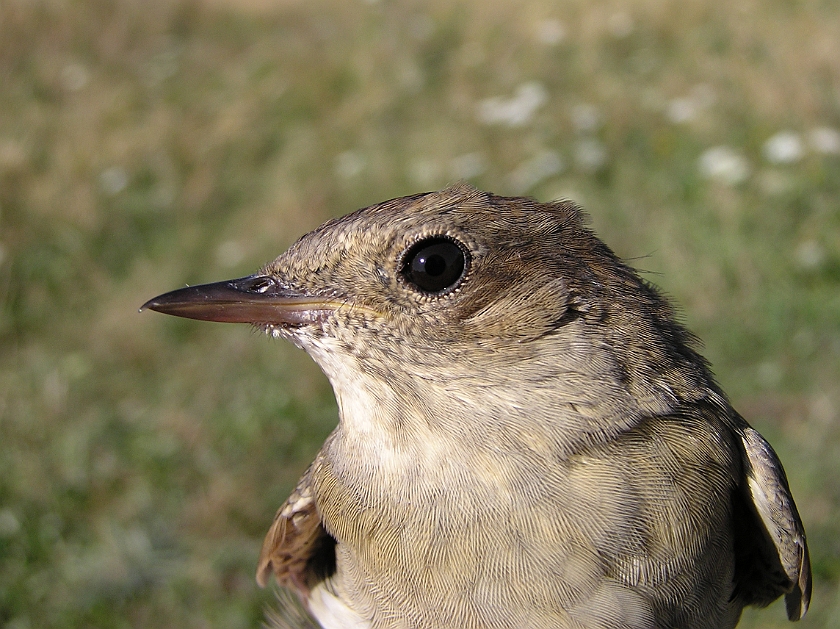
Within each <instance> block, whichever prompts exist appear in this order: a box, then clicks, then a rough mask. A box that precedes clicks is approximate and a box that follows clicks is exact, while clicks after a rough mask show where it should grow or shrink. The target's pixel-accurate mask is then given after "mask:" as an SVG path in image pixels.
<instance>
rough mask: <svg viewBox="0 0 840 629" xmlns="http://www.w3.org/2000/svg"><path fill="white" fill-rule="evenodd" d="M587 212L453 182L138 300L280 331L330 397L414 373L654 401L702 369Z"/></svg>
mask: <svg viewBox="0 0 840 629" xmlns="http://www.w3.org/2000/svg"><path fill="white" fill-rule="evenodd" d="M584 219H585V216H584V215H583V213H582V212H581V211H580V210H579V208H578V207H577V206H575V205H574V204H573V203H571V202H557V203H549V204H540V203H537V202H536V201H534V200H531V199H525V198H504V197H497V196H494V195H491V194H487V193H484V192H480V191H478V190H475V189H474V188H471V187H469V186H466V185H458V186H455V187H452V188H449V189H446V190H443V191H441V192H433V193H428V194H420V195H416V196H411V197H405V198H400V199H394V200H391V201H387V202H385V203H382V204H379V205H375V206H372V207H368V208H365V209H362V210H359V211H357V212H355V213H353V214H349V215H347V216H344V217H342V218H338V219H334V220H331V221H329V222H327V223H325V224H324V225H322V226H321V227H319V228H318V229H316V230H315V231H313V232H311V233H309V234H307V235H306V236H304V237H303V238H301V239H300V240H298V241H297V242H296V243H295V244H294V245H292V247H291V248H289V250H288V251H286V252H285V253H283V254H282V255H280V256H279V257H278V258H277V259H275V260H274V261H273V262H271V263H270V264H268V265H266V266H265V267H264V268H263V269H262V271H261V272H260V273H258V274H256V275H252V276H249V277H245V278H241V279H237V280H231V281H226V282H219V283H216V284H208V285H203V286H192V287H188V288H183V289H180V290H176V291H173V292H170V293H166V294H164V295H161V296H159V297H156V298H154V299H152V300H150V301H149V302H147V303H146V304H145V305H144V306H143V308H149V309H152V310H157V311H159V312H164V313H167V314H172V315H177V316H182V317H189V318H194V319H203V320H210V321H222V322H243V323H251V324H253V325H255V326H257V327H259V328H262V329H264V330H266V331H267V332H269V333H271V334H273V335H274V336H279V337H284V338H287V339H289V340H291V341H292V342H294V343H295V344H297V345H298V346H300V347H302V348H304V349H305V350H307V351H308V352H309V353H310V355H311V356H312V357H313V358H314V359H315V360H316V362H318V363H319V365H320V366H321V367H322V369H324V371H325V372H326V373H327V376H328V377H329V378H330V380H331V381H332V383H333V386H334V387H335V388H336V392H337V393H338V394H339V397H341V391H340V390H339V389H341V388H347V387H352V386H356V385H358V384H359V380H358V375H359V374H367V375H368V376H369V377H370V378H371V379H374V380H377V379H378V380H379V381H382V382H385V383H387V387H388V388H389V389H393V390H396V391H397V394H396V395H397V396H398V397H400V396H402V397H403V398H406V397H409V398H411V397H417V395H418V394H417V393H416V389H417V388H418V387H420V388H423V387H425V388H427V389H428V390H431V391H434V392H435V393H436V394H440V393H441V391H447V392H448V394H449V395H450V396H451V395H455V396H460V397H466V398H471V397H472V398H473V402H474V403H475V404H477V405H478V404H480V403H481V402H482V400H484V401H486V400H488V399H494V398H495V399H496V400H497V401H499V400H501V402H500V403H503V404H506V405H508V406H516V405H526V402H525V401H523V399H522V397H523V396H522V395H521V390H522V389H523V387H525V388H531V387H533V388H534V389H540V391H542V393H541V394H538V395H537V394H535V395H533V396H531V398H530V399H531V400H532V401H533V403H534V404H538V405H546V404H548V405H549V406H551V405H552V402H551V401H550V400H548V399H547V398H546V396H549V395H566V397H567V398H568V399H567V401H568V402H569V403H570V404H577V405H578V406H580V407H582V408H586V407H587V406H588V405H595V406H598V407H600V406H603V405H604V404H606V403H607V402H605V401H603V400H610V402H609V404H610V405H623V410H622V414H623V417H625V418H627V417H631V418H632V416H633V415H634V414H633V413H631V412H628V409H629V408H631V407H632V406H639V407H640V408H643V409H644V408H647V409H648V410H651V409H652V410H653V411H664V410H667V409H666V408H665V407H668V406H669V405H670V404H672V403H674V402H675V401H676V399H677V398H679V397H680V395H681V391H682V390H686V391H689V390H691V389H692V385H693V384H697V383H698V381H699V382H700V384H701V385H702V384H706V385H708V384H709V382H710V376H709V375H708V372H707V371H706V369H705V365H704V363H703V361H702V360H699V361H698V356H697V355H696V354H695V353H694V351H693V350H692V349H691V348H690V341H691V338H690V336H689V334H688V333H687V332H686V331H685V330H684V329H683V328H682V327H681V326H679V325H678V324H677V323H675V322H674V320H673V314H672V311H671V308H670V306H669V305H668V304H667V302H665V301H664V300H663V299H662V298H661V297H660V296H659V295H658V294H657V293H656V291H655V290H654V289H653V288H651V287H650V286H649V285H648V284H646V283H645V282H644V281H642V280H641V279H640V278H639V277H638V276H637V275H636V274H635V272H633V270H632V269H630V268H629V267H627V266H626V265H624V264H623V263H622V262H621V261H620V260H619V259H618V258H617V257H616V256H615V255H614V254H613V253H612V251H610V249H609V248H608V247H607V246H606V245H604V244H603V243H602V242H601V241H600V240H599V239H598V238H597V237H596V236H595V235H594V234H593V233H592V232H591V231H590V230H589V229H587V228H586V226H585V225H584V222H585V220H584ZM349 374H353V376H352V377H351V376H350V375H349ZM593 379H594V380H595V381H603V382H604V383H605V384H604V386H605V387H606V388H605V389H604V390H601V389H600V388H599V387H598V386H597V384H596V385H593ZM616 388H617V389H618V393H616V391H615V390H614V389H616ZM587 389H588V390H587ZM518 392H519V393H518ZM608 393H609V395H607V394H608ZM378 397H380V398H381V397H383V396H382V395H379V396H378ZM599 397H600V398H601V399H600V400H599V399H597V398H599ZM339 402H341V399H339ZM380 403H386V402H384V401H383V400H380ZM418 404H421V405H422V404H423V402H422V401H421V402H418ZM640 412H641V411H640ZM611 415H616V416H617V415H618V413H617V411H616V413H611ZM610 421H612V420H610ZM621 421H622V422H624V421H630V420H626V419H625V420H621ZM598 423H600V422H598ZM592 428H593V430H596V428H595V427H594V426H593V427H592ZM602 428H603V427H602ZM598 430H600V429H598Z"/></svg>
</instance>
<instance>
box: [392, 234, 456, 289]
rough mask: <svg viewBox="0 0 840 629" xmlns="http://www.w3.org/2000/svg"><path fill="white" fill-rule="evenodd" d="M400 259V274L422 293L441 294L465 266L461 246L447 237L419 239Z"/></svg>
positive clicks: (449, 286)
mask: <svg viewBox="0 0 840 629" xmlns="http://www.w3.org/2000/svg"><path fill="white" fill-rule="evenodd" d="M403 260H404V261H403V267H402V274H403V277H405V279H406V280H408V281H409V282H410V283H412V284H414V285H415V286H416V287H417V288H419V289H420V290H422V291H424V292H426V293H442V292H445V291H447V290H449V289H451V288H453V287H454V286H455V285H456V284H457V283H458V281H459V280H460V279H461V277H463V275H464V269H465V268H466V266H467V254H466V251H465V250H464V248H463V247H461V246H460V245H458V243H456V242H454V241H452V240H449V239H448V238H428V239H426V240H421V241H420V242H418V243H417V244H415V245H414V246H413V247H411V249H409V250H408V252H407V253H406V255H405V258H404V259H403Z"/></svg>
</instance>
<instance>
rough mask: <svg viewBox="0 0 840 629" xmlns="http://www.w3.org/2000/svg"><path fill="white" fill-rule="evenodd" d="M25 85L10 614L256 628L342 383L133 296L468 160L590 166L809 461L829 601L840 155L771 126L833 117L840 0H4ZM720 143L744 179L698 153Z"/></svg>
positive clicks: (4, 64)
mask: <svg viewBox="0 0 840 629" xmlns="http://www.w3.org/2000/svg"><path fill="white" fill-rule="evenodd" d="M529 82H530V83H529ZM0 84H1V85H2V88H1V89H0V348H2V349H0V564H2V566H3V569H2V571H0V625H3V626H8V627H16V628H17V629H24V628H27V627H35V626H39V627H41V626H42V627H59V626H60V627H82V626H148V627H154V626H161V627H164V626H176V625H178V626H183V627H210V626H220V627H221V626H225V627H237V626H258V625H259V622H260V619H261V618H262V613H263V608H264V606H265V605H266V604H267V603H268V602H269V601H270V600H271V598H272V595H271V593H265V592H261V591H259V590H258V589H257V588H256V585H255V584H254V582H253V579H252V578H251V575H252V572H253V569H254V565H255V559H256V554H257V551H258V546H259V542H260V541H261V536H262V533H263V531H264V530H265V529H266V527H267V525H268V523H269V522H270V519H271V516H272V514H273V511H274V509H275V508H276V507H277V506H279V504H280V503H281V501H282V500H283V499H284V498H285V495H286V492H287V491H288V489H289V487H290V485H291V483H293V482H294V480H295V479H296V477H297V475H298V474H299V473H300V472H301V470H302V468H303V466H304V465H305V464H306V463H307V462H308V460H309V459H310V458H311V456H312V453H313V452H314V451H315V449H316V448H317V447H318V445H319V444H320V441H321V440H322V439H323V436H324V435H325V434H326V433H327V432H328V431H329V430H330V429H331V426H332V425H333V424H334V422H335V410H334V406H333V402H332V399H331V396H330V393H329V389H328V386H327V385H326V383H325V382H324V380H323V379H322V377H321V376H320V375H319V374H318V373H317V370H316V369H315V368H314V367H313V366H312V365H311V363H310V362H309V361H308V360H307V359H306V357H305V356H302V355H300V354H299V353H296V352H295V351H294V350H292V349H290V348H288V347H286V346H285V345H282V344H278V343H272V342H269V341H267V340H266V339H264V338H262V337H260V336H258V335H254V334H252V333H250V332H249V331H248V330H246V329H237V328H234V327H230V328H229V327H225V326H213V325H209V324H206V325H201V324H197V323H191V322H184V321H177V320H169V319H167V318H164V317H155V316H151V315H147V314H144V315H139V314H137V312H136V308H137V306H138V305H139V304H140V303H142V302H143V301H144V300H145V299H146V298H148V297H150V296H152V295H154V294H157V293H159V292H161V291H163V290H167V289H170V288H173V287H176V286H178V285H182V284H184V283H193V282H197V281H211V280H215V279H220V278H223V277H228V276H235V275H242V274H246V273H249V272H251V271H253V270H254V269H256V268H257V267H258V266H259V265H261V264H262V263H263V262H265V261H266V260H268V259H270V258H271V257H273V256H274V255H276V254H277V253H279V252H280V251H282V250H283V249H284V248H285V247H286V246H287V245H288V244H289V243H290V242H291V241H292V240H294V239H295V238H296V237H297V236H298V235H300V234H301V233H303V232H304V231H306V230H308V229H310V228H312V227H314V226H316V225H317V224H319V223H320V222H321V221H322V220H324V219H325V218H327V217H328V216H332V215H336V214H341V213H344V212H346V211H349V210H352V209H355V208H356V207H360V206H363V205H367V204H369V203H373V202H376V201H380V200H383V199H385V198H388V197H392V196H397V195H400V194H405V193H411V192H416V191H418V190H421V189H430V188H436V187H440V186H442V185H444V184H446V183H448V182H450V181H452V180H454V179H457V178H459V177H467V178H468V179H470V180H472V181H473V182H474V183H475V184H476V185H478V186H480V187H484V188H487V189H490V190H493V191H495V192H499V193H512V192H525V193H527V194H531V195H534V196H537V197H539V198H543V199H548V198H553V197H557V196H571V197H573V198H575V199H577V200H579V201H580V202H582V203H583V204H584V205H585V206H586V207H587V208H588V209H589V211H590V212H591V214H592V215H593V220H594V224H595V227H596V229H597V230H598V231H599V232H600V233H601V234H602V235H603V236H604V237H605V239H606V240H607V241H608V242H609V243H610V244H611V245H612V246H613V247H614V248H615V249H616V250H617V251H618V252H619V253H620V254H621V255H624V256H626V257H632V258H637V260H636V264H637V266H639V267H640V268H644V269H646V270H649V271H652V272H654V273H656V275H652V276H651V278H652V279H653V280H654V281H656V282H657V283H659V284H661V285H663V286H664V287H665V288H666V289H667V290H668V291H669V292H670V293H671V294H672V295H673V296H674V298H675V299H676V301H677V302H678V303H680V304H681V305H682V306H683V309H684V311H685V313H686V318H687V320H688V322H689V324H690V327H692V328H693V329H694V330H695V331H697V332H698V333H699V334H700V336H701V337H702V338H703V339H704V340H705V342H706V346H707V352H706V353H707V354H708V356H709V357H710V358H711V359H712V361H713V363H714V365H715V369H716V371H717V373H718V374H719V376H720V379H721V381H722V383H723V384H724V386H725V388H726V389H727V390H728V391H729V392H730V394H731V395H732V397H733V398H734V400H735V402H736V406H738V407H739V409H740V410H741V411H742V413H743V414H744V415H745V416H747V418H748V419H749V420H750V421H751V422H753V423H754V424H755V425H756V426H757V427H759V428H760V429H761V430H762V432H764V433H765V434H766V435H767V436H768V437H769V438H770V440H771V441H772V442H773V443H774V444H775V445H776V446H777V447H778V450H779V452H780V454H781V456H782V458H783V460H784V461H785V462H786V465H787V469H788V472H789V476H790V480H791V484H792V486H793V488H794V492H795V494H796V496H797V498H798V502H799V504H800V507H801V510H802V512H803V517H804V519H805V522H806V525H807V528H808V531H809V534H810V539H811V545H812V553H813V562H814V567H815V576H816V593H815V598H814V604H813V610H812V613H811V615H810V616H809V617H808V618H807V619H806V620H805V621H803V622H802V623H801V626H802V627H803V628H804V627H817V626H820V627H831V626H835V625H836V624H837V621H836V620H835V618H837V617H838V616H840V590H839V589H838V578H840V545H838V542H837V540H838V539H840V537H838V533H840V525H838V521H840V490H838V487H840V485H838V484H837V483H836V482H834V479H835V478H838V474H839V473H840V463H838V461H840V456H838V455H840V452H838V449H840V434H838V419H839V418H838V413H839V411H838V409H840V385H838V382H840V373H838V372H839V371H840V360H838V359H839V358H840V290H838V288H840V286H838V284H840V213H839V212H838V203H839V202H840V156H838V155H832V154H823V153H819V152H816V151H814V150H812V149H807V150H806V151H805V153H804V155H803V156H802V157H801V158H800V159H796V160H794V161H792V162H790V163H784V162H781V163H771V162H770V161H768V160H767V158H766V157H765V156H764V154H763V151H764V147H765V142H766V141H767V140H768V138H770V137H771V136H773V135H774V134H776V133H777V132H779V131H782V130H786V129H787V130H791V131H793V132H796V133H798V134H800V135H799V136H798V137H800V138H806V137H807V134H808V132H809V131H810V130H811V129H813V128H815V127H821V126H828V127H832V128H835V129H837V128H838V126H840V105H839V103H840V9H838V8H837V7H835V6H834V5H833V4H832V3H826V2H819V1H817V0H810V1H808V0H803V1H802V2H798V3H784V2H776V1H771V2H757V1H753V2H748V1H747V2H737V3H733V2H711V3H710V2H705V1H700V0H687V1H684V2H679V3H677V2H658V1H656V2H655V1H652V0H647V1H644V0H637V1H634V2H622V3H618V2H605V1H598V2H582V1H581V2H567V3H563V4H562V5H557V4H556V3H549V2H528V3H516V4H513V3H502V2H495V3H487V2H480V3H479V2H464V3H458V4H456V5H452V4H450V3H444V2H434V1H433V2H426V3H424V2H407V3H387V2H370V3H368V2H326V1H316V2H291V1H289V2H269V1H267V0H257V1H254V2H249V3H245V4H243V3H238V2H237V3H233V2H226V1H225V0H207V1H205V2H181V1H173V2H164V1H163V0H152V1H151V2H141V1H140V0H119V1H117V2H105V1H104V0H100V1H93V2H69V1H68V2H61V1H59V0H54V1H52V2H50V1H40V2H37V1H36V2H29V1H24V0H7V1H6V2H4V3H2V4H0ZM529 84H530V87H526V88H525V92H522V89H523V88H522V86H523V85H529ZM529 89H530V90H531V91H530V92H528V90H529ZM523 93H525V94H528V93H530V94H531V96H532V97H533V98H535V99H536V100H533V99H532V102H531V105H530V110H529V109H528V107H529V105H528V102H527V100H528V99H527V98H524V97H522V94H523ZM534 95H536V96H534ZM491 98H495V99H496V100H495V101H487V99H491ZM517 99H519V100H517ZM488 102H489V103H490V104H489V105H488ZM482 103H484V104H483V105H482ZM494 107H495V109H493V108H494ZM505 107H507V108H508V109H505ZM511 107H513V110H511V109H510V108H511ZM517 107H519V109H516V108H517ZM681 108H682V109H681ZM514 110H515V111H514ZM488 111H494V112H496V114H499V112H501V114H505V112H507V114H506V115H509V116H510V115H511V111H514V113H516V112H518V113H519V114H520V115H521V118H520V120H519V123H520V124H517V125H514V126H511V125H508V124H505V123H504V122H501V123H495V124H489V123H486V122H482V121H481V116H482V115H486V112H488ZM482 112H484V114H482ZM523 112H524V113H523ZM680 112H682V114H681V113H680ZM686 112H688V113H686ZM680 115H684V117H683V118H680ZM502 118H504V115H502ZM675 120H681V121H679V122H675ZM721 145H722V146H728V147H731V148H732V149H733V150H734V151H735V152H736V154H737V155H740V156H741V157H742V158H743V159H744V160H746V161H745V163H746V164H747V166H748V170H747V171H746V173H745V174H744V176H743V177H741V178H740V180H739V181H738V182H737V183H735V184H730V183H727V182H726V177H727V176H730V175H731V173H730V175H726V174H725V172H724V174H723V175H721V177H722V178H718V179H715V178H712V179H706V178H704V177H703V176H702V174H701V173H700V171H699V170H698V160H699V159H700V156H701V155H703V154H704V151H706V150H707V149H709V148H711V147H714V146H721ZM806 148H807V143H806ZM736 174H737V173H736ZM736 179H738V177H736ZM744 625H745V626H755V627H757V626H763V627H768V626H783V625H785V622H784V621H783V611H782V610H781V609H780V608H778V607H776V608H774V609H773V610H770V611H762V612H758V613H757V614H754V613H750V614H748V615H747V618H746V619H745V622H744Z"/></svg>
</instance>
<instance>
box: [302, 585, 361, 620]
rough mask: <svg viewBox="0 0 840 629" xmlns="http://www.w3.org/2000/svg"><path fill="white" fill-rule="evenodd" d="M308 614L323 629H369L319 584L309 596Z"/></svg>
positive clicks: (339, 600)
mask: <svg viewBox="0 0 840 629" xmlns="http://www.w3.org/2000/svg"><path fill="white" fill-rule="evenodd" d="M309 613H311V614H312V616H314V618H315V620H317V621H318V624H320V625H321V626H322V627H323V628H324V629H370V627H371V624H370V622H369V621H368V620H365V619H364V618H362V617H361V616H359V614H357V613H356V612H355V611H353V610H352V609H350V608H349V607H348V606H347V605H345V604H344V603H343V602H342V601H341V599H339V598H338V597H337V596H336V595H335V594H333V593H332V592H330V591H329V590H328V589H327V586H326V584H325V583H320V584H318V585H317V586H315V588H314V589H313V590H312V593H311V594H310V596H309Z"/></svg>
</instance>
